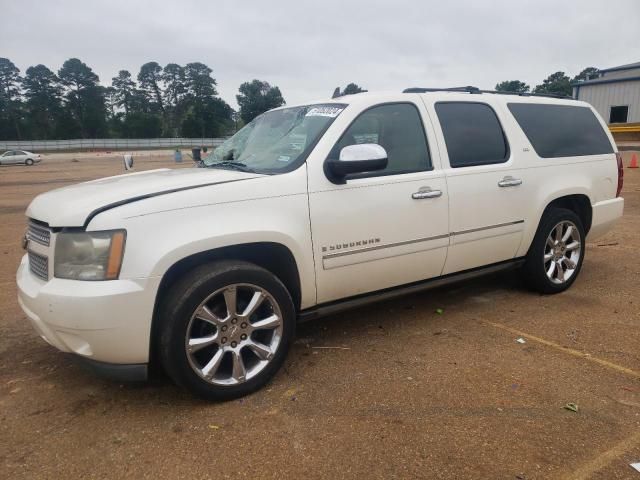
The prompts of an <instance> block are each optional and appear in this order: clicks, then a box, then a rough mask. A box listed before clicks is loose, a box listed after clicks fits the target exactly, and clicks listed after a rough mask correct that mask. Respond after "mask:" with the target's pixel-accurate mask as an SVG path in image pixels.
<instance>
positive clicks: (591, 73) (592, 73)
mask: <svg viewBox="0 0 640 480" xmlns="http://www.w3.org/2000/svg"><path fill="white" fill-rule="evenodd" d="M599 73H600V70H599V69H597V68H596V67H587V68H585V69H584V70H582V71H581V72H580V73H579V74H578V75H576V76H575V77H573V78H572V79H571V81H572V82H580V81H584V80H587V77H588V78H589V79H591V78H596V77H597V76H598V74H599Z"/></svg>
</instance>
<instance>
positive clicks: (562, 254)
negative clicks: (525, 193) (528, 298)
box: [522, 208, 585, 293]
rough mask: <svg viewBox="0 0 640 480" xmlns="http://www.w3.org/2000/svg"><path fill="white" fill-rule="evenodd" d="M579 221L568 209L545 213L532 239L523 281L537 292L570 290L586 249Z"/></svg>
mask: <svg viewBox="0 0 640 480" xmlns="http://www.w3.org/2000/svg"><path fill="white" fill-rule="evenodd" d="M584 239H585V233H584V227H583V226H582V221H581V220H580V217H578V216H577V215H576V214H575V213H574V212H572V211H571V210H567V209H565V208H552V209H550V210H548V211H546V212H545V214H544V215H543V217H542V220H541V221H540V226H539V227H538V231H537V232H536V235H535V237H534V239H533V242H532V244H531V247H530V248H529V253H528V254H527V259H526V262H525V265H524V267H523V269H522V273H523V275H524V280H525V281H526V282H527V284H528V285H529V286H530V287H531V288H532V289H534V290H536V291H538V292H540V293H560V292H563V291H564V290H566V289H567V288H569V287H570V286H571V285H572V284H573V282H574V281H575V279H576V277H577V276H578V274H579V273H580V269H581V268H582V260H583V258H584V250H585V243H584Z"/></svg>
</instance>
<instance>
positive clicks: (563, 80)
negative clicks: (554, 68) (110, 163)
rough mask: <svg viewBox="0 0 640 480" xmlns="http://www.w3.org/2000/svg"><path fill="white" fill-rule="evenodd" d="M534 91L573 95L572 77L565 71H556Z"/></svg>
mask: <svg viewBox="0 0 640 480" xmlns="http://www.w3.org/2000/svg"><path fill="white" fill-rule="evenodd" d="M533 92H534V93H545V94H551V95H565V96H571V94H572V89H571V79H570V78H569V77H568V76H567V75H566V74H565V73H564V72H556V73H552V74H551V75H549V76H548V77H547V78H545V79H544V80H543V81H542V84H540V85H537V86H536V88H535V89H534V90H533Z"/></svg>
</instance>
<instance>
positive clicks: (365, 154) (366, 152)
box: [325, 143, 388, 183]
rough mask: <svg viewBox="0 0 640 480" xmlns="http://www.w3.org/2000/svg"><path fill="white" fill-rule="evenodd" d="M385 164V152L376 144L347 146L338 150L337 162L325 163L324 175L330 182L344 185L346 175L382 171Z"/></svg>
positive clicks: (329, 161) (386, 159)
mask: <svg viewBox="0 0 640 480" xmlns="http://www.w3.org/2000/svg"><path fill="white" fill-rule="evenodd" d="M387 163H388V158H387V151H386V150H385V149H384V148H383V147H381V146H380V145H378V144H376V143H361V144H359V145H358V144H357V145H348V146H346V147H344V148H343V149H342V150H340V158H339V159H338V160H328V161H327V162H326V163H325V173H327V177H328V178H329V180H331V181H332V182H334V183H345V177H346V176H347V175H351V174H354V173H365V172H374V171H376V170H384V169H385V168H387Z"/></svg>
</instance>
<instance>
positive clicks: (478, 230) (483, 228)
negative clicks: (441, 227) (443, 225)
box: [451, 220, 524, 235]
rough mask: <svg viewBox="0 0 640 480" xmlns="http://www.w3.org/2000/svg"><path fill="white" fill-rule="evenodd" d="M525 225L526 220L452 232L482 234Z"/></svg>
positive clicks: (453, 233)
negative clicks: (487, 231)
mask: <svg viewBox="0 0 640 480" xmlns="http://www.w3.org/2000/svg"><path fill="white" fill-rule="evenodd" d="M519 223H524V220H516V221H515V222H505V223H498V224H496V225H488V226H486V227H478V228H470V229H469V230H460V231H459V232H451V235H464V234H465V233H474V232H481V231H482V230H490V229H492V228H500V227H508V226H510V225H518V224H519Z"/></svg>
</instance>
